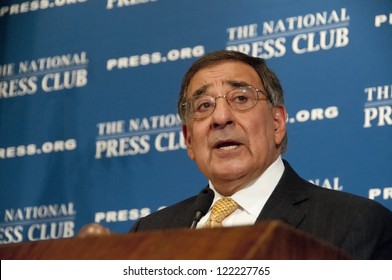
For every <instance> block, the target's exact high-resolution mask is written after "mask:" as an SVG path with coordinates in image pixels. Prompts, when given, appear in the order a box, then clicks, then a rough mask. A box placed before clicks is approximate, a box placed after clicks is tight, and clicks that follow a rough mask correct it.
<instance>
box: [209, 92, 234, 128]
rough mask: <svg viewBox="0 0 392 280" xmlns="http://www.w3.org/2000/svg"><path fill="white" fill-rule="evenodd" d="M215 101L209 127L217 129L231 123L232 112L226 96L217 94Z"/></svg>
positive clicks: (232, 121) (232, 118) (232, 120)
mask: <svg viewBox="0 0 392 280" xmlns="http://www.w3.org/2000/svg"><path fill="white" fill-rule="evenodd" d="M215 102H216V103H215V109H214V111H213V112H212V115H211V127H212V128H214V129H217V128H224V127H226V126H227V125H231V124H233V123H234V116H233V112H232V109H231V107H230V105H229V103H227V100H226V98H225V97H224V96H218V97H217V98H216V100H215Z"/></svg>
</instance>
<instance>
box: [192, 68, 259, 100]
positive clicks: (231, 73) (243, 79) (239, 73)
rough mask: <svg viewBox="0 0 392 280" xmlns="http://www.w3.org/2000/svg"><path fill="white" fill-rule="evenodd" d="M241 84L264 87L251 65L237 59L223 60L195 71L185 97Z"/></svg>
mask: <svg viewBox="0 0 392 280" xmlns="http://www.w3.org/2000/svg"><path fill="white" fill-rule="evenodd" d="M243 85H250V86H253V87H256V88H260V89H264V88H263V84H262V81H261V79H260V77H259V75H258V73H257V72H256V70H255V69H253V67H252V66H250V65H248V64H246V63H243V62H239V61H223V62H221V63H218V64H214V65H211V66H208V67H205V68H202V69H200V70H199V71H198V72H196V73H195V74H194V75H193V77H192V79H191V80H190V82H189V85H188V90H187V97H188V98H189V97H191V96H193V95H195V94H200V93H203V92H207V91H213V90H220V89H229V88H231V87H235V86H243Z"/></svg>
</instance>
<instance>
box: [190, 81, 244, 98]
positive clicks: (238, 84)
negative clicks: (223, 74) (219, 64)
mask: <svg viewBox="0 0 392 280" xmlns="http://www.w3.org/2000/svg"><path fill="white" fill-rule="evenodd" d="M224 84H227V85H229V86H231V87H233V88H236V87H246V86H250V84H248V83H246V82H243V81H235V80H228V81H225V82H224ZM211 86H212V84H206V85H204V86H202V87H200V88H198V89H197V90H195V91H194V92H193V94H192V97H194V96H200V95H203V94H205V93H206V92H207V91H208V89H209V88H211Z"/></svg>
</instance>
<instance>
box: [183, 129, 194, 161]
mask: <svg viewBox="0 0 392 280" xmlns="http://www.w3.org/2000/svg"><path fill="white" fill-rule="evenodd" d="M182 134H183V136H184V140H185V145H186V148H187V150H188V156H189V157H190V159H191V160H194V159H195V155H194V154H193V150H192V141H191V132H190V131H189V127H188V126H187V125H185V124H184V125H183V126H182Z"/></svg>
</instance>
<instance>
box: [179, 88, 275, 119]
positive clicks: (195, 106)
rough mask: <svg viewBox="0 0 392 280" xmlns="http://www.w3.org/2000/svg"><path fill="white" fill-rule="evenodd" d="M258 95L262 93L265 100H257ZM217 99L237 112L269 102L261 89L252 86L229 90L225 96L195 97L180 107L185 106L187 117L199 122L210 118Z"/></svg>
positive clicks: (207, 95)
mask: <svg viewBox="0 0 392 280" xmlns="http://www.w3.org/2000/svg"><path fill="white" fill-rule="evenodd" d="M259 93H262V94H263V95H264V96H265V97H266V98H265V99H259ZM218 98H224V99H225V100H226V102H227V103H228V104H229V106H230V108H232V109H234V110H236V111H239V112H245V111H248V110H250V109H252V108H254V107H255V106H256V105H257V102H258V101H259V100H269V99H268V97H267V95H266V94H265V92H264V91H262V90H261V89H257V88H255V87H252V86H241V87H235V88H233V89H231V90H230V91H229V92H228V93H226V95H220V96H216V97H215V96H211V95H209V94H201V95H195V96H193V97H191V98H190V99H189V100H188V101H187V102H185V103H184V104H182V105H183V106H186V112H187V115H188V116H190V117H192V118H193V119H196V120H199V119H203V118H206V117H208V116H210V115H211V114H212V113H213V112H214V110H215V108H216V100H217V99H218Z"/></svg>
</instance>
